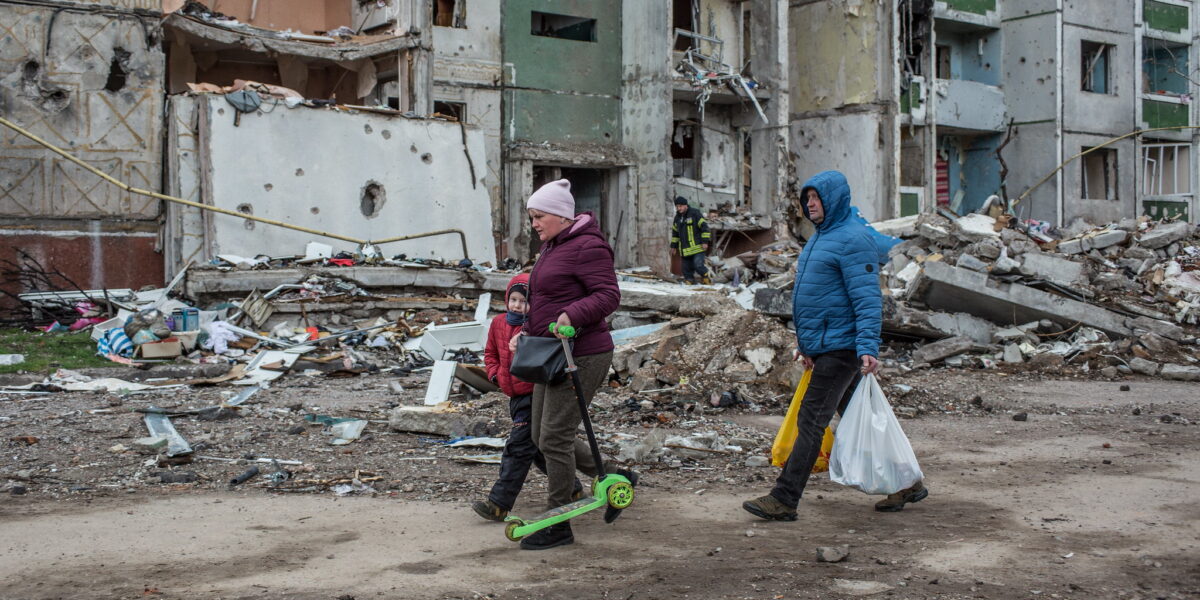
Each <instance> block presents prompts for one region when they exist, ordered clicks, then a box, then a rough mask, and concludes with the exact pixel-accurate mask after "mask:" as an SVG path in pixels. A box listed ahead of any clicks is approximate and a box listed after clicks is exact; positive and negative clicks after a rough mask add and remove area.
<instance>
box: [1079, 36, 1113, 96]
mask: <svg viewBox="0 0 1200 600" xmlns="http://www.w3.org/2000/svg"><path fill="white" fill-rule="evenodd" d="M1111 49H1112V46H1110V45H1108V44H1100V43H1097V42H1088V41H1084V42H1082V43H1081V47H1080V57H1081V61H1082V65H1081V66H1082V72H1083V86H1082V89H1083V91H1085V92H1092V93H1094V94H1111V93H1112V89H1111V88H1110V86H1109V70H1108V64H1109V56H1110V55H1111V52H1110V50H1111Z"/></svg>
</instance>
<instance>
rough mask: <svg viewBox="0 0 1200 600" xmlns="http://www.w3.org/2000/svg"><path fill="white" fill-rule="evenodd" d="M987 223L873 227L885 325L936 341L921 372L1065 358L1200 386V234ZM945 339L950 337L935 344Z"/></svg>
mask: <svg viewBox="0 0 1200 600" xmlns="http://www.w3.org/2000/svg"><path fill="white" fill-rule="evenodd" d="M1006 224H1007V219H1004V218H1002V220H1001V222H999V223H997V221H996V220H995V219H993V218H992V217H989V216H987V215H981V214H974V215H968V216H965V217H961V218H957V219H955V220H950V219H948V218H946V217H944V216H942V215H938V214H928V215H922V216H920V217H916V218H908V219H900V220H896V221H891V222H885V223H880V224H876V227H877V228H878V229H879V230H880V231H882V232H884V233H888V234H893V235H896V236H898V237H899V238H901V239H902V240H903V241H902V242H901V243H899V244H897V245H896V246H894V247H893V248H892V249H891V251H890V253H889V259H888V262H887V263H886V264H885V266H884V268H883V269H882V273H883V276H884V279H885V282H886V283H885V286H886V292H887V294H888V297H887V298H886V299H885V300H886V301H885V323H886V324H885V329H886V330H888V331H889V332H891V333H895V334H907V335H910V336H914V337H917V338H925V339H935V340H937V341H934V342H932V343H928V344H925V345H923V346H921V347H920V348H918V349H916V350H915V351H914V352H912V354H911V360H912V363H913V364H915V365H925V364H936V363H942V362H944V363H946V364H949V365H951V366H958V365H963V364H975V365H982V366H993V365H995V364H997V363H1023V362H1026V361H1030V362H1032V363H1034V364H1035V365H1043V366H1047V365H1055V364H1058V363H1061V362H1063V361H1066V362H1070V363H1072V364H1076V365H1078V366H1081V367H1082V368H1083V369H1084V370H1085V371H1087V370H1100V371H1101V372H1102V373H1104V374H1105V375H1107V376H1115V375H1117V374H1118V373H1126V374H1128V373H1130V372H1135V371H1136V372H1139V373H1143V374H1147V375H1155V374H1157V375H1161V376H1162V377H1166V378H1172V379H1193V380H1200V366H1196V364H1197V358H1196V355H1197V348H1196V327H1195V326H1196V325H1197V324H1198V323H1200V234H1198V233H1197V231H1196V229H1195V228H1194V227H1193V226H1191V225H1189V224H1187V223H1182V222H1157V223H1156V222H1152V221H1149V220H1148V219H1146V218H1142V219H1126V220H1124V221H1121V222H1120V223H1113V224H1109V225H1105V226H1102V227H1095V226H1091V225H1088V224H1085V223H1079V224H1077V225H1074V226H1072V227H1070V228H1067V229H1066V230H1065V231H1064V232H1062V233H1063V237H1062V239H1053V238H1050V237H1049V236H1045V235H1044V234H1042V233H1040V232H1037V231H1031V232H1022V231H1020V230H1019V229H1016V228H1013V227H1006V226H1005V225H1006ZM939 338H945V339H939Z"/></svg>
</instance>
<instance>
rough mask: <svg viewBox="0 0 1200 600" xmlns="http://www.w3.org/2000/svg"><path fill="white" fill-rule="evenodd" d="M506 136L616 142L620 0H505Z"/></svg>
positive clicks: (618, 136)
mask: <svg viewBox="0 0 1200 600" xmlns="http://www.w3.org/2000/svg"><path fill="white" fill-rule="evenodd" d="M503 11H504V14H503V31H502V35H501V40H502V43H503V52H504V62H505V73H504V79H505V86H506V89H505V92H504V94H505V116H504V120H505V123H504V127H505V129H506V131H505V137H506V138H507V140H509V141H514V140H525V141H532V142H539V143H540V142H544V141H550V142H566V143H578V142H599V143H619V141H620V135H621V130H620V125H621V100H620V94H621V75H622V67H621V57H622V54H621V2H620V0H507V1H506V2H504V7H503Z"/></svg>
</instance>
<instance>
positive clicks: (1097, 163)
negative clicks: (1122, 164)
mask: <svg viewBox="0 0 1200 600" xmlns="http://www.w3.org/2000/svg"><path fill="white" fill-rule="evenodd" d="M1083 150H1084V151H1085V152H1086V151H1087V150H1088V148H1084V149H1083ZM1081 179H1082V180H1083V193H1082V196H1081V197H1082V198H1083V199H1084V200H1116V199H1117V151H1116V150H1111V149H1107V148H1105V149H1100V150H1093V151H1092V152H1089V153H1088V154H1085V155H1084V156H1083V177H1082V178H1081Z"/></svg>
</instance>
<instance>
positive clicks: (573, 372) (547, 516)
mask: <svg viewBox="0 0 1200 600" xmlns="http://www.w3.org/2000/svg"><path fill="white" fill-rule="evenodd" d="M557 325H558V324H557V323H551V324H550V332H551V333H554V332H555V331H557V332H558V333H561V334H563V335H564V336H566V337H568V338H572V337H575V328H574V327H571V326H563V327H557ZM562 345H563V353H564V354H566V357H567V373H568V374H570V376H571V384H572V387H574V388H575V399H576V400H578V401H579V415H580V416H581V417H582V419H583V430H584V431H585V432H586V433H587V439H588V446H589V447H591V449H592V459H593V460H594V461H595V463H596V480H595V481H593V482H592V495H591V496H589V497H586V498H582V499H580V500H576V501H575V502H572V503H570V504H564V505H562V506H560V507H558V508H552V509H550V510H548V511H546V512H544V513H542V514H540V515H538V516H537V517H536V518H534V519H533V520H531V521H525V520H524V519H521V518H519V517H512V516H510V517H508V518H507V519H505V521H507V522H508V525H507V526H505V527H504V535H505V537H507V538H508V539H510V540H512V541H514V542H519V541H521V538H523V537H525V536H527V535H529V534H532V533H535V532H538V531H541V530H543V529H545V528H547V527H549V526H551V525H556V524H558V523H562V522H563V521H569V520H571V519H574V518H575V517H578V516H579V515H582V514H584V513H587V512H590V511H593V510H596V509H597V508H603V507H605V506H611V507H613V508H620V509H625V508H629V505H631V504H633V484H632V483H631V482H630V481H629V479H627V478H626V477H624V476H623V475H617V474H616V473H608V474H605V472H604V459H603V458H601V456H600V445H599V444H597V443H596V434H595V433H594V432H593V431H592V420H591V419H589V418H588V407H587V400H586V399H585V398H584V397H583V383H582V382H581V381H580V380H579V369H578V368H576V366H575V357H574V356H571V346H570V344H568V343H567V340H566V339H562Z"/></svg>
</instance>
